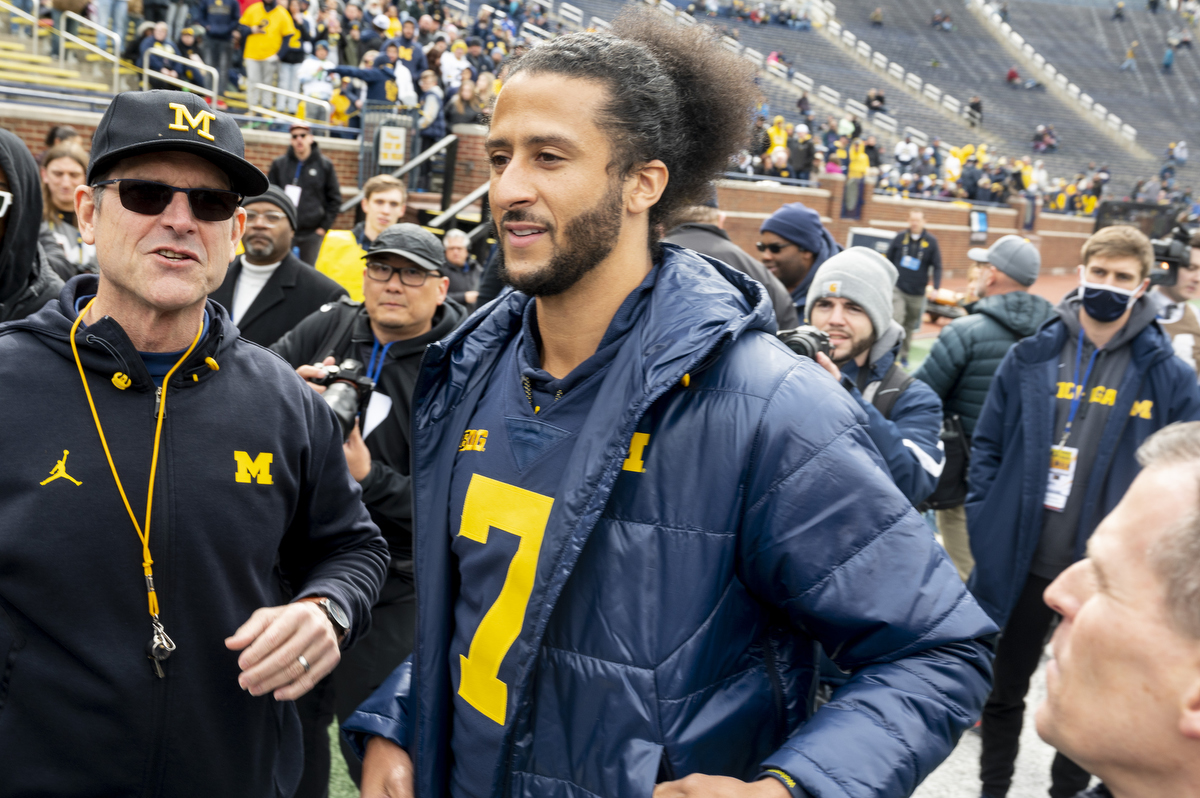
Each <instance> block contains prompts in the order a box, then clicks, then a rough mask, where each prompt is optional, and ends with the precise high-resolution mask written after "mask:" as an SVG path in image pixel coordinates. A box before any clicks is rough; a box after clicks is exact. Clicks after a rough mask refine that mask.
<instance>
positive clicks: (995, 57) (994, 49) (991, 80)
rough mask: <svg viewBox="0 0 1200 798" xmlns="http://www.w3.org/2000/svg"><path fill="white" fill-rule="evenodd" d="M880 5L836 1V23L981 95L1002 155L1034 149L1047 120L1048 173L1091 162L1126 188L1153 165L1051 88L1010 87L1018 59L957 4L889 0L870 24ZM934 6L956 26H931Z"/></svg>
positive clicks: (937, 81) (941, 80) (957, 89)
mask: <svg viewBox="0 0 1200 798" xmlns="http://www.w3.org/2000/svg"><path fill="white" fill-rule="evenodd" d="M878 5H879V4H878V2H877V0H839V2H838V6H837V8H838V12H837V13H838V21H839V22H840V23H841V24H842V25H843V26H845V27H846V28H848V29H849V30H851V31H852V32H853V33H855V34H856V35H857V36H858V37H859V38H860V39H862V40H864V41H866V42H867V43H868V44H870V45H871V46H872V47H873V48H875V49H877V50H879V51H881V52H883V53H885V54H887V55H888V57H890V58H891V59H893V60H895V61H897V62H899V63H901V64H903V65H905V67H906V68H907V69H908V70H909V71H911V72H914V73H916V74H917V75H918V76H919V77H920V78H921V79H922V80H925V81H928V82H929V83H932V84H934V85H936V86H937V87H939V88H940V89H942V90H943V91H946V92H949V93H951V94H952V95H954V96H955V97H958V98H959V99H961V100H963V101H964V102H965V101H966V100H967V98H969V97H970V96H971V95H976V94H977V95H979V96H980V97H981V98H982V100H983V109H984V129H985V130H986V131H987V132H988V133H990V134H992V135H994V136H996V137H997V138H999V139H1001V140H1002V141H1003V142H1005V144H1006V146H1004V147H1002V148H1001V153H1000V154H1003V155H1009V156H1022V155H1031V154H1033V151H1032V146H1031V140H1032V138H1033V133H1034V129H1035V128H1036V126H1037V125H1039V124H1052V125H1054V129H1055V131H1056V132H1057V134H1058V140H1059V147H1058V152H1057V153H1041V154H1036V155H1035V157H1036V158H1040V159H1042V160H1044V161H1045V165H1046V169H1047V171H1048V172H1049V173H1050V174H1051V175H1052V176H1061V177H1068V178H1069V177H1072V176H1073V175H1075V174H1076V173H1078V172H1082V171H1083V170H1084V168H1085V167H1086V165H1087V163H1088V162H1089V161H1095V162H1096V163H1097V164H1098V165H1099V164H1107V165H1108V166H1109V167H1110V170H1111V172H1112V175H1113V179H1114V181H1115V184H1114V185H1115V186H1120V187H1126V186H1129V185H1131V184H1132V182H1133V181H1134V180H1135V179H1137V178H1138V177H1142V176H1145V175H1146V174H1148V173H1149V171H1150V170H1154V169H1156V166H1155V163H1154V162H1153V161H1152V160H1149V159H1146V158H1141V157H1138V156H1137V155H1135V154H1133V153H1131V152H1129V151H1127V150H1125V149H1124V148H1122V147H1121V146H1120V145H1119V144H1117V143H1116V142H1115V141H1113V140H1112V139H1111V138H1109V137H1108V136H1107V135H1106V134H1104V133H1102V132H1100V131H1099V130H1098V129H1097V128H1096V127H1095V126H1094V125H1093V123H1092V122H1091V120H1090V119H1088V118H1087V117H1086V116H1085V115H1084V112H1083V111H1082V109H1079V108H1076V107H1071V106H1070V105H1068V104H1067V103H1064V102H1063V101H1062V100H1060V99H1059V98H1058V97H1057V96H1056V95H1055V94H1054V93H1053V92H1050V91H1047V90H1036V89H1035V90H1025V89H1016V88H1012V87H1010V86H1008V85H1007V84H1006V83H1005V81H1004V77H1005V74H1006V73H1007V71H1008V69H1009V67H1011V66H1013V65H1014V64H1016V63H1018V62H1017V60H1016V59H1015V58H1014V57H1013V55H1012V54H1011V53H1010V52H1009V51H1008V49H1007V48H1006V47H1005V45H1004V44H1002V43H1001V42H1000V41H999V40H998V39H997V38H996V36H995V34H994V33H993V31H992V29H991V27H990V26H989V25H986V24H985V23H983V22H982V21H981V20H980V19H978V18H977V17H975V16H974V15H973V14H972V13H971V12H969V11H968V10H967V9H965V8H964V7H963V6H962V5H960V4H948V3H946V2H945V0H893V2H892V3H891V4H889V5H888V6H886V8H885V11H884V25H883V26H882V27H874V26H872V25H871V24H870V19H869V17H870V14H871V12H872V11H873V10H874V9H875V8H876V7H877V6H878ZM939 9H942V10H949V11H951V12H952V14H953V20H952V21H953V25H954V30H952V31H948V32H947V31H937V30H934V29H933V28H932V27H931V25H930V20H931V19H932V17H933V14H934V11H935V10H939ZM1081 44H1086V43H1081ZM935 64H936V65H935ZM1062 68H1063V69H1064V70H1066V67H1065V66H1063V67H1062ZM1024 71H1026V72H1027V71H1028V70H1024ZM1122 190H1127V189H1125V188H1122Z"/></svg>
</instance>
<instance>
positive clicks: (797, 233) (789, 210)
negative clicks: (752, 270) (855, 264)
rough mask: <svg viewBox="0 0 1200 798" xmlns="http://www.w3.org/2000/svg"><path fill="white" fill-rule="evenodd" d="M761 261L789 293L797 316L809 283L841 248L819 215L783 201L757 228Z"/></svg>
mask: <svg viewBox="0 0 1200 798" xmlns="http://www.w3.org/2000/svg"><path fill="white" fill-rule="evenodd" d="M755 246H757V247H758V251H759V252H761V253H762V261H763V265H764V266H766V267H767V269H769V270H770V272H771V274H773V275H775V276H776V277H777V278H779V282H781V283H783V286H784V288H786V289H787V290H788V291H789V292H790V293H791V295H792V303H793V304H794V305H795V306H796V312H797V313H798V314H799V316H800V318H804V306H805V303H806V302H807V301H808V286H809V285H810V284H811V283H812V278H813V275H814V274H816V271H817V269H818V268H819V267H820V265H821V264H822V263H824V262H825V261H827V260H828V259H829V258H831V257H833V256H834V255H836V254H837V253H839V252H841V251H842V247H841V245H840V244H838V243H837V242H836V241H834V240H833V236H832V235H830V234H829V231H828V230H826V229H825V226H824V225H822V224H821V215H820V214H819V213H817V212H816V211H814V210H812V209H811V208H806V207H805V206H804V205H802V204H800V203H799V202H792V203H789V204H787V205H784V206H783V207H782V208H780V209H779V210H777V211H775V213H773V214H771V215H770V216H769V217H767V220H766V221H765V222H763V223H762V226H761V227H760V228H759V241H758V243H757V244H756V245H755Z"/></svg>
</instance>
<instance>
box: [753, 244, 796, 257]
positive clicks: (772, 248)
mask: <svg viewBox="0 0 1200 798" xmlns="http://www.w3.org/2000/svg"><path fill="white" fill-rule="evenodd" d="M754 246H756V247H758V251H759V252H770V253H771V254H772V255H778V254H779V253H780V251H782V250H783V249H784V248H785V247H794V246H796V245H795V244H790V243H789V244H764V243H763V242H761V241H758V242H756V243H755V244H754Z"/></svg>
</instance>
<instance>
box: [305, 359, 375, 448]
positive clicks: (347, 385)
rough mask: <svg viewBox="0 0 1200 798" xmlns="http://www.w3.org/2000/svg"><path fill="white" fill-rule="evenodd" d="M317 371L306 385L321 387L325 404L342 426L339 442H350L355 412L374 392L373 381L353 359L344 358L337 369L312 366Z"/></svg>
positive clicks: (316, 364) (356, 414)
mask: <svg viewBox="0 0 1200 798" xmlns="http://www.w3.org/2000/svg"><path fill="white" fill-rule="evenodd" d="M313 365H315V366H316V367H317V368H320V369H324V370H325V374H324V376H321V377H312V378H310V379H309V382H311V383H313V384H314V385H324V386H325V393H323V394H322V396H324V397H325V403H326V404H327V405H329V406H330V407H331V408H333V413H334V415H336V416H337V417H338V422H339V423H341V425H342V441H343V442H344V441H347V440H349V439H350V433H351V432H353V431H354V419H355V418H356V417H357V416H358V411H359V408H360V407H362V405H363V403H364V402H365V401H367V397H369V396H370V395H371V391H372V390H373V389H374V388H375V381H374V380H372V379H371V378H370V377H368V376H367V372H366V369H364V368H363V364H362V363H359V362H358V361H357V360H354V359H353V358H346V359H345V360H343V361H342V363H341V365H340V366H326V365H322V364H321V363H314V364H313Z"/></svg>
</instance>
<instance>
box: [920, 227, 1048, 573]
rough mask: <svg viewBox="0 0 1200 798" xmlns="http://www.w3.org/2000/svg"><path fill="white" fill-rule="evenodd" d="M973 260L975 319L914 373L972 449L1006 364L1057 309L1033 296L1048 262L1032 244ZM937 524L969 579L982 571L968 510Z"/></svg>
mask: <svg viewBox="0 0 1200 798" xmlns="http://www.w3.org/2000/svg"><path fill="white" fill-rule="evenodd" d="M967 257H969V258H971V260H973V261H976V262H977V263H978V266H976V267H975V268H974V269H973V271H974V277H973V278H972V280H971V284H972V286H973V288H974V289H975V295H976V296H978V297H979V301H978V302H976V303H975V304H974V305H972V306H971V307H970V311H971V313H970V315H967V316H964V317H962V318H961V319H955V320H954V321H953V322H951V323H950V324H949V325H948V326H947V327H946V328H945V329H944V330H942V333H941V335H940V336H938V339H937V340H936V341H935V342H934V344H933V348H932V349H930V350H929V357H928V358H927V359H926V360H925V362H924V363H923V364H922V365H921V368H920V369H918V370H917V372H916V374H915V375H914V376H915V377H916V378H917V379H919V380H922V381H924V382H926V383H928V384H929V386H930V387H931V388H933V390H934V392H935V393H937V395H938V396H940V397H941V398H942V404H943V406H944V407H945V412H946V415H947V416H950V415H958V416H959V418H960V419H961V420H962V426H963V432H964V433H966V436H967V438H968V441H967V447H968V448H969V447H970V441H969V439H970V436H971V434H972V433H973V432H974V431H975V422H976V421H977V420H978V419H979V413H980V411H981V410H982V409H983V402H984V400H985V399H986V398H987V394H988V388H990V387H991V384H992V375H994V374H995V373H996V369H997V368H998V367H999V366H1000V361H1001V360H1003V359H1004V355H1005V354H1007V352H1008V350H1009V347H1011V346H1012V345H1013V344H1015V343H1016V342H1017V341H1019V340H1021V339H1022V338H1024V337H1025V336H1027V335H1032V334H1033V333H1034V331H1036V330H1037V328H1038V327H1040V326H1041V325H1042V322H1044V321H1045V320H1046V319H1048V318H1050V316H1052V315H1053V313H1054V307H1053V305H1051V304H1050V303H1049V302H1047V301H1046V300H1045V299H1042V298H1041V297H1040V296H1034V295H1033V294H1030V293H1029V292H1028V291H1027V289H1028V288H1029V286H1031V285H1033V283H1034V281H1035V280H1037V276H1038V270H1039V269H1040V268H1041V264H1042V258H1041V255H1039V254H1038V251H1037V248H1036V247H1034V246H1033V244H1031V243H1029V240H1028V239H1026V238H1022V237H1021V236H1004V237H1003V238H1001V239H1000V240H999V241H997V242H996V243H994V244H992V246H991V247H990V248H988V249H981V248H974V249H971V250H970V251H969V252H967ZM937 520H938V529H939V530H940V531H941V533H942V543H943V545H945V547H946V551H947V552H948V553H949V554H950V559H952V560H953V561H954V565H955V566H956V567H957V568H958V575H959V576H961V577H962V578H963V581H966V579H967V577H968V576H970V575H971V569H972V568H974V567H975V561H974V559H973V558H972V557H971V546H970V543H969V538H968V537H967V516H966V512H965V510H964V509H963V507H962V505H959V506H958V507H951V508H949V509H943V510H938V513H937Z"/></svg>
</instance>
